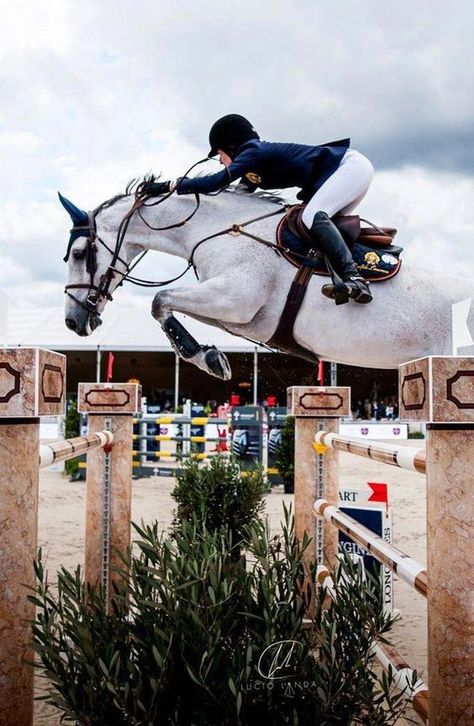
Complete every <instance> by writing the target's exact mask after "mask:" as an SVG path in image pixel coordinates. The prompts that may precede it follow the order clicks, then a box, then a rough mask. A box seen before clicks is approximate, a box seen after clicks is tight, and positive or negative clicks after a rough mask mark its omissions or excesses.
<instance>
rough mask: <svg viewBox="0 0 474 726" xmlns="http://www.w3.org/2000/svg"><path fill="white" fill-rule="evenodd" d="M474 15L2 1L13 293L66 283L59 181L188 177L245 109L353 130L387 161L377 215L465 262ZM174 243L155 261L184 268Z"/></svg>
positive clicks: (288, 131)
mask: <svg viewBox="0 0 474 726" xmlns="http://www.w3.org/2000/svg"><path fill="white" fill-rule="evenodd" d="M472 16H473V10H472V6H471V4H470V3H469V4H468V3H467V2H465V1H464V0H461V1H460V2H458V3H457V4H456V12H453V11H452V8H451V7H449V6H447V5H446V4H445V3H443V2H441V1H440V0H420V2H418V3H416V4H414V3H413V2H408V0H400V2H398V3H397V4H393V3H388V2H380V0H367V1H366V2H364V3H352V2H350V1H349V0H341V2H339V3H333V4H332V5H329V4H326V3H314V2H309V1H308V0H304V1H302V2H300V3H297V4H295V3H289V2H288V0H275V1H274V2H273V3H271V4H270V5H269V4H268V3H255V2H250V1H249V0H227V2H226V3H222V2H221V1H220V0H203V2H199V3H196V2H194V1H191V0H182V1H181V3H179V4H176V3H175V2H171V1H170V0H158V1H157V0H141V1H140V0H139V1H138V2H137V3H135V4H134V5H133V6H132V5H131V4H130V3H129V2H125V0H113V1H112V0H103V1H102V2H100V3H99V2H97V0H81V2H79V0H52V1H51V2H49V3H48V4H47V5H45V4H44V3H40V2H39V0H25V1H24V2H22V3H20V5H18V4H17V5H15V6H14V5H13V4H12V3H4V4H3V6H2V24H1V27H0V58H1V60H2V66H1V74H0V92H1V93H2V99H3V101H4V103H3V108H2V111H1V112H0V154H1V156H2V165H1V167H0V186H1V189H2V193H1V195H0V220H1V223H0V254H1V255H2V258H3V270H2V274H3V277H2V279H3V281H4V282H3V284H10V285H11V286H12V288H14V289H13V294H14V296H15V299H16V298H18V299H20V298H22V299H25V297H28V296H29V295H30V293H29V292H27V291H26V289H25V283H26V282H28V281H30V280H31V281H32V282H34V284H35V286H36V288H35V289H36V292H37V293H38V295H39V296H38V297H37V298H36V299H37V300H39V302H38V303H37V304H42V301H44V303H45V304H47V303H48V301H49V302H50V301H51V296H52V295H53V294H54V295H59V296H60V297H61V298H62V283H61V281H62V280H63V277H64V273H65V268H64V266H63V263H62V262H61V257H62V255H63V251H64V249H65V245H66V242H67V230H68V228H69V221H68V220H67V217H66V216H65V214H64V211H63V210H62V209H61V208H60V207H59V205H58V203H57V198H56V190H58V189H59V190H61V191H62V192H63V193H64V194H65V195H66V196H68V197H70V198H71V199H72V200H73V201H74V202H75V203H76V204H77V205H78V206H81V207H83V208H92V207H94V206H96V205H97V204H98V203H99V202H100V201H102V200H103V199H105V198H107V197H109V196H112V195H113V194H115V193H117V192H119V191H121V190H122V189H123V188H124V186H125V183H126V182H127V181H128V180H129V179H130V178H131V177H133V176H136V175H139V174H142V173H144V172H146V171H149V170H153V171H155V172H163V174H164V176H165V177H174V176H177V175H179V174H180V173H182V172H183V171H184V170H185V169H186V168H187V167H188V166H189V165H190V164H191V163H193V161H195V160H197V159H198V158H200V157H201V156H202V155H203V154H204V153H206V151H207V131H208V128H209V125H210V124H211V122H212V121H213V120H215V118H217V117H218V116H219V115H221V114H223V113H227V112H230V111H237V112H240V113H244V114H246V115H248V116H249V117H250V118H251V119H252V120H253V121H254V123H255V124H256V125H257V127H258V128H259V130H261V133H262V135H263V136H264V137H266V138H270V139H282V140H296V141H302V142H307V143H313V142H314V143H320V142H324V141H327V140H329V139H331V138H336V137H342V136H345V135H351V136H352V138H353V145H354V146H355V147H356V148H359V149H360V150H361V151H363V152H366V153H368V155H369V156H370V157H371V158H372V160H373V161H374V164H375V166H376V167H378V168H379V171H378V173H377V176H376V179H375V182H374V185H373V187H372V189H371V191H370V193H369V196H368V198H367V200H366V201H365V202H364V204H363V207H362V209H363V211H365V212H366V214H367V216H369V218H373V219H374V221H380V222H382V223H387V224H394V225H395V226H398V227H399V229H400V232H399V235H398V237H397V241H399V243H400V244H401V245H402V246H405V248H406V259H407V260H412V259H422V258H423V256H424V255H426V254H427V250H428V253H429V254H431V253H432V251H433V250H439V251H443V253H444V254H445V255H446V258H445V259H446V260H448V262H447V263H444V264H449V266H453V268H456V269H458V268H463V271H465V270H466V268H467V265H466V264H465V263H466V261H467V260H468V259H470V245H471V238H472V233H473V232H472V223H471V200H472V193H473V183H472V164H473V163H474V157H473V153H474V152H473V148H474V147H473V145H472V140H471V143H469V141H468V139H469V134H471V129H472V121H473V116H474V107H473V104H472V93H471V89H472V85H473V75H474V70H473V65H472V63H471V62H470V54H471V37H470V35H471V27H472ZM442 169H444V170H445V171H442ZM158 259H159V265H158V263H155V262H151V263H150V262H149V261H148V260H147V262H146V263H144V265H147V266H148V265H151V266H152V268H153V269H155V264H156V266H159V267H160V270H163V271H164V273H166V274H168V273H170V274H173V273H174V272H175V271H177V269H179V267H178V265H179V261H176V260H170V259H165V258H163V257H162V256H161V257H160V258H158ZM147 269H148V268H147ZM28 284H29V283H28ZM18 286H23V287H21V288H20V287H18ZM40 290H43V291H46V292H44V295H43V293H40ZM121 292H122V291H121ZM123 292H125V291H123ZM129 294H130V295H132V296H136V299H137V300H139V301H140V302H139V304H142V302H141V301H142V300H144V299H145V297H146V296H145V294H144V293H142V291H139V290H137V291H136V292H135V291H133V292H132V291H131V292H130V293H129ZM147 294H149V293H147ZM142 296H143V297H142ZM33 297H34V295H33Z"/></svg>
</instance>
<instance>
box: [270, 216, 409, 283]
mask: <svg viewBox="0 0 474 726" xmlns="http://www.w3.org/2000/svg"><path fill="white" fill-rule="evenodd" d="M304 208H305V205H303V204H298V205H295V206H293V207H290V209H289V211H288V213H287V214H286V215H285V217H283V219H282V220H281V222H280V224H279V225H278V229H277V245H278V246H279V247H281V248H282V254H283V256H284V257H285V258H286V259H287V260H288V261H289V262H291V263H292V264H293V265H295V266H296V267H299V266H300V265H301V264H303V265H305V261H304V260H305V258H306V256H307V254H308V252H309V249H310V247H311V246H312V245H313V240H312V239H311V237H310V235H309V234H308V232H307V229H306V227H305V226H304V224H303V222H302V220H301V213H302V211H303V209H304ZM361 221H362V222H364V223H365V224H367V225H369V226H364V227H362V226H361ZM333 222H334V224H335V225H336V226H337V228H338V229H339V231H340V232H341V234H342V235H343V237H344V239H345V240H346V242H347V244H348V245H349V247H350V249H351V252H352V256H353V258H354V261H355V263H356V265H357V269H358V270H359V272H360V274H361V275H363V277H365V278H366V279H367V280H370V281H371V282H379V281H382V280H388V279H390V278H391V277H393V276H394V275H396V274H397V272H398V271H399V269H400V265H401V260H400V259H399V257H400V254H401V253H402V251H403V248H402V247H398V246H395V245H393V244H392V240H393V237H394V236H395V234H396V233H397V230H396V229H394V228H393V227H378V226H377V225H375V224H373V223H372V222H369V221H368V220H366V219H361V218H360V217H359V216H358V215H356V214H353V215H336V216H335V217H333ZM292 253H293V254H292ZM309 266H310V267H311V268H313V269H312V274H316V275H328V274H329V272H328V270H327V267H326V264H325V261H324V259H323V258H322V257H321V258H316V259H313V260H312V261H311V264H310V265H309Z"/></svg>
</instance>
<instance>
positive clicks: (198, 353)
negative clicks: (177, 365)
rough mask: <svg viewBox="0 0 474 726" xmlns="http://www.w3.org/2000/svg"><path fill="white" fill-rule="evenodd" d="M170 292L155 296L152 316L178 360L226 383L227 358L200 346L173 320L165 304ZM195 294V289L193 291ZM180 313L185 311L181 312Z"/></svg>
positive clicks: (230, 375) (168, 307)
mask: <svg viewBox="0 0 474 726" xmlns="http://www.w3.org/2000/svg"><path fill="white" fill-rule="evenodd" d="M171 292H172V291H166V292H162V293H158V294H157V295H156V296H155V299H154V300H153V305H152V315H153V317H154V318H155V319H156V320H158V322H159V323H160V325H161V327H162V329H163V331H164V332H165V334H166V336H167V338H168V340H169V341H170V343H171V346H172V348H173V350H174V351H175V353H176V354H177V355H179V356H180V358H183V360H186V361H188V362H189V363H194V365H195V366H197V367H198V368H200V369H201V370H203V371H205V372H206V373H208V374H209V375H211V376H215V377H216V378H220V379H222V380H224V381H228V380H229V379H230V378H231V377H232V372H231V368H230V365H229V361H228V360H227V357H226V356H225V355H224V353H222V352H221V351H220V350H219V349H218V348H216V347H215V346H214V345H212V346H209V345H200V343H198V341H197V340H196V339H195V338H193V336H192V335H191V333H189V332H188V331H187V330H186V328H185V327H184V325H182V323H180V322H179V320H177V318H175V316H174V315H173V313H172V312H171V310H172V307H171V305H169V304H166V303H169V302H171V301H170V300H167V297H168V296H169V293H171ZM195 292H196V288H195V289H194V293H195ZM196 308H197V309H199V306H198V304H195V305H194V311H196ZM182 312H187V311H185V310H183V311H182Z"/></svg>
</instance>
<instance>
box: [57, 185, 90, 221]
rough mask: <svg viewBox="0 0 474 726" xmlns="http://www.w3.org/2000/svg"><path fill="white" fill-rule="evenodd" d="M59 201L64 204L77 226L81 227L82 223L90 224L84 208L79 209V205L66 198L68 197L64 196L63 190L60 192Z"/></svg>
mask: <svg viewBox="0 0 474 726" xmlns="http://www.w3.org/2000/svg"><path fill="white" fill-rule="evenodd" d="M58 197H59V201H60V202H61V204H62V205H63V207H64V209H65V210H66V212H67V213H68V214H69V216H70V217H71V219H72V223H73V225H74V226H75V227H79V226H81V225H87V224H88V221H89V219H88V216H87V212H84V210H82V209H79V207H76V205H75V204H73V203H72V202H70V201H69V199H66V197H63V195H62V194H61V192H58Z"/></svg>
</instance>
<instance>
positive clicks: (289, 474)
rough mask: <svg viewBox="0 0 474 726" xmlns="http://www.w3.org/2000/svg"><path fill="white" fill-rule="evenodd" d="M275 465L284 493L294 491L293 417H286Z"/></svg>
mask: <svg viewBox="0 0 474 726" xmlns="http://www.w3.org/2000/svg"><path fill="white" fill-rule="evenodd" d="M276 465H277V468H278V470H279V472H280V476H281V477H282V479H283V484H284V487H285V492H286V493H287V494H290V493H292V492H294V490H295V417H294V416H287V417H286V418H285V423H284V426H283V429H282V433H281V446H280V448H279V449H278V453H277V457H276Z"/></svg>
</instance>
